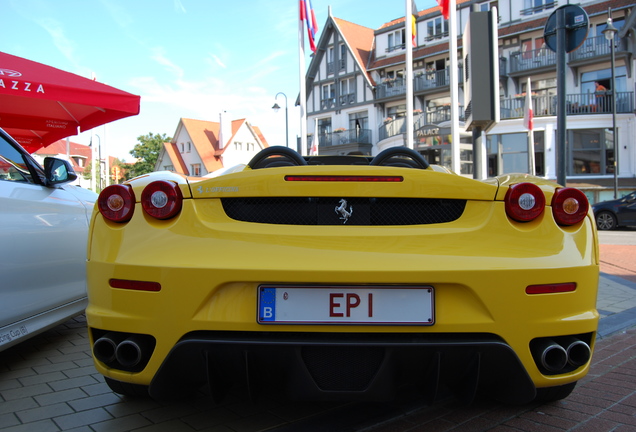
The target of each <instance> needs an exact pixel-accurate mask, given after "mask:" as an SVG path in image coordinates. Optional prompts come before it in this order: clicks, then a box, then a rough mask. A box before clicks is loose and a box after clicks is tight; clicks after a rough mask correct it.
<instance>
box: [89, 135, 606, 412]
mask: <svg viewBox="0 0 636 432" xmlns="http://www.w3.org/2000/svg"><path fill="white" fill-rule="evenodd" d="M95 208H96V210H95V212H94V213H93V216H92V221H91V229H90V237H89V245H88V297H89V306H88V308H87V311H86V314H87V319H88V325H89V335H90V339H91V346H92V349H93V355H94V360H95V365H96V367H97V370H98V371H99V372H100V373H101V374H103V375H104V376H105V377H106V382H107V383H108V385H109V386H110V387H111V389H112V390H114V391H115V392H118V393H121V394H127V395H140V394H143V395H147V394H149V395H150V396H152V397H154V398H159V399H161V398H172V397H178V396H182V395H187V394H189V393H191V392H194V391H196V390H198V389H200V388H202V387H206V388H208V389H209V391H210V392H211V393H212V394H213V395H214V396H215V397H221V396H222V395H224V394H225V393H226V392H227V391H228V389H230V388H231V386H233V385H236V386H241V387H242V388H244V389H246V390H248V391H249V392H253V391H255V390H267V389H268V388H270V387H272V386H275V387H277V388H280V387H281V386H284V387H285V388H286V389H287V390H288V392H289V394H290V395H293V396H294V397H296V398H306V399H348V400H353V399H355V400H386V399H390V398H392V397H393V396H394V395H395V394H396V392H398V391H400V390H401V389H402V388H403V387H406V386H411V387H413V386H414V387H417V388H418V389H419V390H420V391H421V392H422V394H424V395H426V397H427V398H428V399H429V400H430V401H435V399H436V398H437V399H438V398H439V397H440V395H445V394H448V392H449V391H453V392H456V393H457V394H458V395H460V396H461V397H462V398H463V399H465V400H471V399H472V398H474V397H475V395H489V396H492V397H495V398H498V399H501V400H505V401H508V402H514V403H521V404H523V403H528V402H531V401H534V400H556V399H561V398H564V397H566V396H568V395H569V394H570V392H571V391H572V390H573V389H574V386H575V384H576V381H577V380H580V379H581V378H582V377H584V376H585V374H586V373H587V372H588V370H589V367H590V359H591V356H592V351H593V348H594V340H595V336H596V330H597V325H598V313H597V311H596V293H597V288H598V274H599V266H598V264H599V253H598V242H597V233H596V227H595V223H594V217H593V214H592V212H591V210H590V207H589V205H588V201H587V199H586V197H585V195H584V194H583V193H582V192H581V191H579V190H578V189H573V188H566V187H561V186H559V185H557V184H555V183H552V182H549V181H547V180H544V179H540V178H536V177H532V176H529V175H509V176H501V177H497V178H491V179H488V180H483V181H478V180H473V179H468V178H464V177H461V176H459V175H456V174H453V173H450V172H448V171H446V170H444V169H441V168H439V167H435V166H429V164H428V163H427V161H426V160H425V159H424V158H423V157H422V156H421V155H420V154H419V153H417V152H415V151H413V150H410V149H408V148H405V147H395V148H391V149H388V150H385V151H383V152H381V153H380V154H378V155H377V156H375V157H366V156H352V155H350V156H307V157H302V156H300V155H299V154H298V153H296V152H294V151H292V150H290V149H288V148H286V147H269V148H266V149H265V150H263V151H261V152H260V153H258V154H257V155H256V156H255V157H254V158H253V159H252V160H251V162H250V163H249V164H247V165H242V166H237V167H234V168H232V169H228V170H226V171H225V172H223V173H219V174H218V175H215V176H213V177H209V178H196V179H192V178H185V177H183V176H180V175H177V174H174V173H169V172H155V173H151V174H148V175H145V176H141V177H137V178H135V179H133V180H130V181H128V182H126V183H125V184H121V185H112V186H109V187H107V188H106V189H104V191H103V192H102V193H101V194H100V196H99V200H98V205H96V206H95Z"/></svg>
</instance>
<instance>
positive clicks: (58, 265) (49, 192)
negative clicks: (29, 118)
mask: <svg viewBox="0 0 636 432" xmlns="http://www.w3.org/2000/svg"><path fill="white" fill-rule="evenodd" d="M76 178H77V175H76V174H75V172H74V171H73V168H72V166H71V164H70V163H69V162H67V161H65V160H62V159H56V158H46V159H45V160H44V168H43V167H42V166H40V165H39V164H38V163H37V162H36V161H35V160H34V159H33V158H32V157H31V155H29V154H28V153H27V152H26V151H25V150H24V149H23V148H22V147H21V146H20V144H18V143H17V142H16V141H15V140H14V139H13V138H11V137H10V136H9V135H8V134H7V133H6V132H5V131H3V130H2V129H0V351H2V350H5V349H7V348H9V347H10V346H12V345H15V344H17V343H19V342H21V341H23V340H24V339H26V338H28V337H31V336H34V335H36V334H38V333H41V332H43V331H45V330H48V329H50V328H52V327H54V326H56V325H58V324H60V323H62V322H64V321H66V320H68V319H69V318H72V317H74V316H77V315H80V314H82V313H83V312H84V309H85V308H86V304H87V298H86V242H87V235H88V224H89V218H90V215H91V212H92V209H93V205H94V203H95V200H96V199H97V194H95V193H94V192H92V191H89V190H86V189H82V188H80V187H76V186H72V185H69V184H68V183H70V182H72V181H73V180H75V179H76Z"/></svg>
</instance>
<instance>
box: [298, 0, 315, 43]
mask: <svg viewBox="0 0 636 432" xmlns="http://www.w3.org/2000/svg"><path fill="white" fill-rule="evenodd" d="M300 21H304V22H305V23H306V24H307V35H308V36H309V47H310V48H311V50H312V51H313V52H316V33H318V23H317V22H316V14H314V9H313V8H312V7H311V0H300Z"/></svg>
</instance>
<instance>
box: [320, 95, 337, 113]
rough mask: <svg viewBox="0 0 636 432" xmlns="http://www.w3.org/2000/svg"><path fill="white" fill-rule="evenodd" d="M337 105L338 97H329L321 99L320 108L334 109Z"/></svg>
mask: <svg viewBox="0 0 636 432" xmlns="http://www.w3.org/2000/svg"><path fill="white" fill-rule="evenodd" d="M335 107H336V98H335V97H330V98H327V99H321V100H320V109H321V110H323V111H324V110H328V109H334V108H335Z"/></svg>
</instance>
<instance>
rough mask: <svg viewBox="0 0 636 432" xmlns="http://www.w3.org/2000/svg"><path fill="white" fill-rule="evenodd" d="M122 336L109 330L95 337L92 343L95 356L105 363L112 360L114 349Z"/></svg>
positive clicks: (113, 359)
mask: <svg viewBox="0 0 636 432" xmlns="http://www.w3.org/2000/svg"><path fill="white" fill-rule="evenodd" d="M123 338H124V337H123V336H122V335H121V334H118V333H113V332H111V333H106V334H105V335H104V336H102V337H100V338H99V339H97V340H96V341H95V343H94V344H93V353H94V354H95V358H97V360H99V361H100V362H102V363H105V364H110V363H112V362H114V361H115V351H116V350H117V346H118V345H119V343H120V342H121V341H122V340H123Z"/></svg>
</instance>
